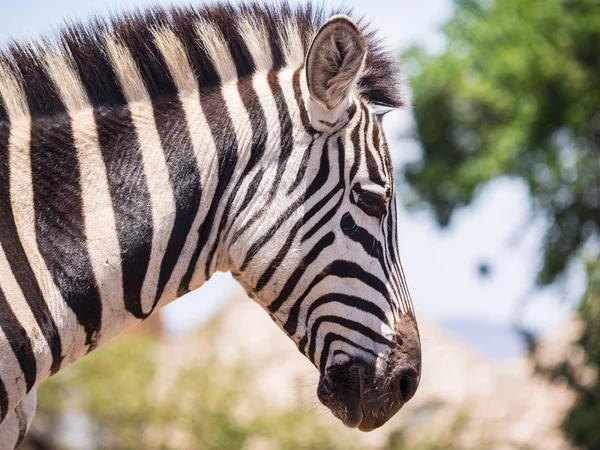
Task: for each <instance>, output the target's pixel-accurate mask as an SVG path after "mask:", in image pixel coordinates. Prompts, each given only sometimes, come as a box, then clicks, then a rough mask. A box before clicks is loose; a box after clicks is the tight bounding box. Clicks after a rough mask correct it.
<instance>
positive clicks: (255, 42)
mask: <svg viewBox="0 0 600 450" xmlns="http://www.w3.org/2000/svg"><path fill="white" fill-rule="evenodd" d="M238 30H239V32H240V36H241V37H242V41H243V42H244V44H246V48H248V51H249V52H250V55H252V59H253V61H254V65H255V67H256V72H268V71H270V70H271V69H272V68H273V55H272V54H271V45H270V44H269V33H268V31H267V28H266V26H265V24H264V22H262V21H261V20H260V19H259V18H257V17H252V16H245V17H242V18H240V20H239V22H238Z"/></svg>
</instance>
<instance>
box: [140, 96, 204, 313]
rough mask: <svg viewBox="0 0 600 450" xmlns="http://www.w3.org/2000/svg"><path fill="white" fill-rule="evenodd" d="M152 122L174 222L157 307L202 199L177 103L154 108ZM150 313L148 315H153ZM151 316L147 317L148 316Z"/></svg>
mask: <svg viewBox="0 0 600 450" xmlns="http://www.w3.org/2000/svg"><path fill="white" fill-rule="evenodd" d="M154 120H155V122H156V129H157V130H158V134H159V136H160V139H161V143H162V147H163V149H164V151H165V152H166V155H165V156H166V160H167V167H168V169H169V177H170V179H171V185H172V187H173V194H174V196H175V206H176V212H175V221H174V224H173V230H172V231H171V236H170V238H169V243H168V245H167V249H166V251H165V255H164V258H163V260H162V264H161V267H160V275H159V279H158V286H157V291H156V298H155V301H154V305H153V306H152V311H153V310H154V308H155V307H156V305H157V303H158V301H159V300H160V297H161V295H162V293H163V290H164V288H165V286H166V284H167V282H168V281H169V278H170V276H171V273H172V272H173V269H174V268H175V265H176V264H177V261H178V260H179V257H180V255H181V252H182V251H183V248H184V246H185V242H186V239H187V236H188V234H189V233H190V231H191V229H192V225H193V223H194V219H195V218H196V213H197V212H198V208H199V207H200V199H201V196H202V190H201V183H200V174H199V173H198V168H197V163H196V157H195V155H194V149H193V147H192V142H191V137H190V135H189V131H188V128H187V126H186V123H187V122H186V119H185V114H184V112H183V110H182V107H181V105H180V104H179V103H178V102H172V103H170V104H168V105H167V104H165V103H164V102H163V104H162V105H159V104H154ZM152 311H150V312H152ZM150 312H149V313H148V314H150Z"/></svg>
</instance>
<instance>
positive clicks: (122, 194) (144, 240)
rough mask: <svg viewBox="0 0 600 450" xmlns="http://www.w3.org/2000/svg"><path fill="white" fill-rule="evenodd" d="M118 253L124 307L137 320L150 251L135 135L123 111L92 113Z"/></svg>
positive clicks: (146, 197) (149, 222) (146, 202)
mask: <svg viewBox="0 0 600 450" xmlns="http://www.w3.org/2000/svg"><path fill="white" fill-rule="evenodd" d="M94 116H95V118H96V127H97V130H98V142H99V144H100V150H101V152H102V158H103V160H104V164H105V166H106V173H107V177H108V187H109V191H110V196H111V198H112V206H113V211H114V214H115V223H116V227H117V237H118V240H119V247H120V251H121V267H122V271H123V295H124V302H125V308H126V309H127V311H129V312H130V313H132V314H133V315H134V316H135V317H137V318H138V319H143V318H144V317H146V314H144V311H143V310H142V305H141V292H142V284H143V283H144V278H145V276H146V272H147V270H148V264H149V263H150V253H151V251H152V233H153V226H152V206H151V203H150V193H149V192H148V185H147V182H146V175H145V174H144V168H143V163H142V155H141V152H140V148H139V142H138V138H137V133H136V130H135V127H134V125H133V122H132V119H131V114H130V113H129V110H128V109H127V108H111V109H105V108H99V109H95V110H94Z"/></svg>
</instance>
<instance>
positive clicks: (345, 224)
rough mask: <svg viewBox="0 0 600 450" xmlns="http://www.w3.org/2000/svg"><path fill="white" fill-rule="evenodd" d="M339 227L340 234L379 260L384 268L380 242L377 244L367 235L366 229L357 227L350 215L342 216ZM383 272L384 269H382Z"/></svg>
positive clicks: (369, 234) (372, 237) (373, 238)
mask: <svg viewBox="0 0 600 450" xmlns="http://www.w3.org/2000/svg"><path fill="white" fill-rule="evenodd" d="M340 226H341V227H342V232H343V233H344V234H345V235H346V236H348V237H349V238H350V239H352V240H353V241H354V242H357V243H359V244H360V245H361V246H362V248H363V249H364V251H365V252H366V253H367V254H368V255H369V256H371V257H372V258H376V259H378V260H380V263H381V265H382V268H384V267H383V261H381V257H382V255H383V248H382V246H381V242H379V241H378V240H377V239H376V238H375V236H373V235H372V234H371V233H369V232H368V231H367V230H366V229H364V228H362V227H361V226H359V225H358V224H357V223H356V222H355V221H354V219H353V218H352V215H351V214H350V213H346V214H344V216H343V217H342V220H341V221H340ZM384 270H386V269H385V268H384ZM386 272H387V270H386ZM386 276H387V273H386Z"/></svg>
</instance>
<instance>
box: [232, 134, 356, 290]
mask: <svg viewBox="0 0 600 450" xmlns="http://www.w3.org/2000/svg"><path fill="white" fill-rule="evenodd" d="M328 142H329V141H326V142H325V146H324V149H323V155H322V158H321V168H323V167H325V169H326V170H324V171H323V172H324V173H318V174H317V176H316V177H315V178H314V179H313V181H312V183H311V184H310V185H309V186H308V188H307V190H306V193H305V202H306V201H308V199H310V198H311V197H312V196H313V195H315V194H316V193H317V192H318V191H319V189H321V187H322V186H323V185H324V184H325V183H326V181H327V179H328V178H329V167H328V164H329V144H328ZM324 155H327V160H326V161H325V158H324V157H323V156H324ZM325 163H326V164H327V165H326V166H323V164H325ZM338 167H339V180H338V183H337V185H336V186H335V187H334V188H333V189H332V190H331V191H329V193H328V194H327V195H325V196H324V197H323V198H321V200H319V201H318V202H317V203H316V204H315V205H313V207H312V208H310V209H309V210H308V211H307V212H306V213H305V214H304V216H302V218H301V219H300V220H298V221H297V222H296V223H295V224H294V226H293V227H292V229H291V230H290V232H289V233H288V236H287V239H286V242H285V244H284V245H283V246H282V247H281V249H279V252H278V253H277V255H276V256H275V258H274V259H273V260H272V261H271V263H270V264H269V265H268V267H267V269H266V270H265V272H264V273H263V274H262V276H261V277H260V279H259V280H258V284H257V286H256V291H260V290H261V289H262V288H263V287H264V286H266V285H267V283H268V282H269V281H270V279H271V277H272V276H273V275H274V274H275V271H276V270H277V268H278V267H279V264H280V262H281V261H283V260H284V258H285V256H286V255H287V253H288V252H289V250H290V248H291V246H292V244H293V242H294V239H295V238H296V235H297V234H298V232H299V231H300V228H301V227H303V226H304V225H305V224H306V223H307V222H308V221H309V220H310V219H312V218H313V217H315V216H316V215H317V213H319V212H320V211H321V209H323V208H324V207H325V205H327V203H329V201H330V200H331V199H332V198H333V197H334V196H335V195H336V194H337V193H338V192H340V191H341V194H342V195H341V196H340V199H339V200H338V201H337V203H336V205H335V206H334V207H333V209H332V210H330V211H329V212H328V213H327V214H325V215H324V216H323V217H322V218H321V219H320V220H319V221H318V222H317V224H316V225H315V226H314V227H313V228H312V229H311V230H309V232H308V233H309V234H310V235H312V233H315V232H316V230H317V229H318V228H316V227H319V226H323V225H324V224H325V223H327V222H328V220H329V217H332V216H333V215H335V212H336V211H337V208H338V207H339V205H340V204H341V202H342V199H343V197H344V191H345V189H344V145H343V143H342V140H341V138H338ZM319 172H321V170H319ZM325 172H326V173H325ZM267 241H268V240H267ZM267 241H265V243H266V242H267ZM303 241H304V240H302V242H303ZM242 267H244V266H242Z"/></svg>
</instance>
